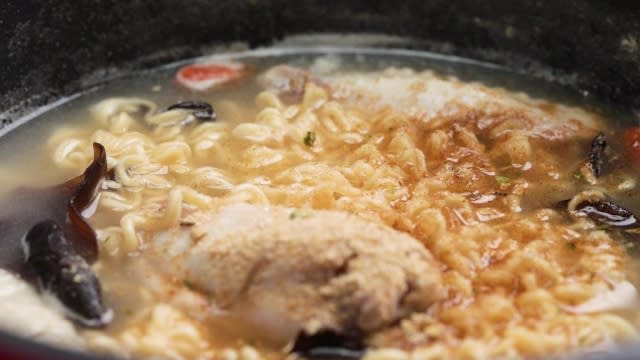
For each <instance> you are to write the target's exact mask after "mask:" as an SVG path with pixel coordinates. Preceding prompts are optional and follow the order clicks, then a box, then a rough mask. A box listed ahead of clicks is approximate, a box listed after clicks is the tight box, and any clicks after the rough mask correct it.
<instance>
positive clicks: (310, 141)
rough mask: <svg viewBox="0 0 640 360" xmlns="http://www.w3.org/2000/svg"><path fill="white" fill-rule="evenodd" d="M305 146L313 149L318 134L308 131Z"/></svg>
mask: <svg viewBox="0 0 640 360" xmlns="http://www.w3.org/2000/svg"><path fill="white" fill-rule="evenodd" d="M303 141H304V144H305V145H307V146H308V147H312V146H313V143H315V142H316V133H314V132H313V131H307V135H305V136H304V140H303Z"/></svg>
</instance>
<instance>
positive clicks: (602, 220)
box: [575, 199, 640, 229]
mask: <svg viewBox="0 0 640 360" xmlns="http://www.w3.org/2000/svg"><path fill="white" fill-rule="evenodd" d="M575 211H576V212H578V213H581V214H584V215H586V216H587V217H588V218H589V219H591V220H593V221H595V222H596V223H598V224H604V225H607V226H611V227H615V228H623V229H632V228H637V227H640V222H638V218H637V217H636V216H635V215H634V214H633V213H632V212H631V211H629V210H628V209H625V208H623V207H622V206H620V205H618V204H616V203H614V202H612V201H609V200H605V199H602V200H587V201H584V202H581V203H579V204H578V205H577V206H576V209H575Z"/></svg>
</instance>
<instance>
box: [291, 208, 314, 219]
mask: <svg viewBox="0 0 640 360" xmlns="http://www.w3.org/2000/svg"><path fill="white" fill-rule="evenodd" d="M308 217H311V214H310V213H308V212H306V211H304V210H293V211H292V212H291V214H289V220H295V219H306V218H308Z"/></svg>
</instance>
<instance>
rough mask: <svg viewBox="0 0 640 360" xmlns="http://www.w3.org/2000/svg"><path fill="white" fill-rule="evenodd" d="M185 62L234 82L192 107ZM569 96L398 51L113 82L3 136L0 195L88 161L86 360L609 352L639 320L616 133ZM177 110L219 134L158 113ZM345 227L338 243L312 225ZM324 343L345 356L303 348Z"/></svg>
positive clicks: (623, 151) (624, 165) (166, 72)
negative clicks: (96, 293) (95, 315)
mask: <svg viewBox="0 0 640 360" xmlns="http://www.w3.org/2000/svg"><path fill="white" fill-rule="evenodd" d="M194 62H196V63H206V64H209V65H211V64H216V66H217V65H220V66H241V70H240V73H239V75H238V76H237V77H229V78H220V79H222V80H221V82H220V83H219V84H215V85H212V86H211V87H210V88H207V89H203V88H198V87H197V86H196V87H194V85H193V84H191V83H188V82H187V83H185V82H184V81H182V82H181V81H180V78H178V81H176V73H179V72H180V71H184V66H189V65H190V64H192V63H194ZM230 64H231V65H230ZM238 64H240V65H238ZM180 69H183V70H180ZM217 71H218V70H217ZM234 76H235V75H234ZM190 86H191V87H190ZM198 86H200V85H198ZM584 95H585V94H575V93H574V92H572V91H569V90H566V89H563V88H560V87H557V86H554V85H550V84H549V83H546V82H543V81H540V80H535V79H531V78H528V77H526V76H523V75H518V74H514V73H511V72H508V71H506V70H505V69H501V68H499V67H495V66H491V65H488V64H482V63H475V62H472V61H467V60H464V59H457V58H447V57H441V56H436V55H432V54H426V53H418V52H410V51H401V50H385V51H381V50H375V49H362V50H353V49H351V50H344V49H329V48H327V49H286V50H284V49H273V50H261V51H255V52H248V53H241V54H235V55H224V56H218V57H212V58H204V59H197V60H194V61H189V62H185V63H179V64H171V65H168V66H165V67H162V68H159V69H154V70H153V71H147V72H144V73H139V74H132V75H131V76H127V77H125V78H120V79H117V80H114V81H111V82H109V83H107V84H105V85H103V86H100V87H99V88H96V89H93V90H92V91H90V92H87V93H85V94H82V95H81V96H78V97H76V98H74V99H73V100H71V101H69V102H67V103H65V104H63V105H60V106H58V107H56V108H53V109H51V110H49V111H47V112H45V113H43V114H41V115H38V116H37V117H35V118H33V119H30V120H29V122H28V123H27V124H25V125H24V126H21V127H19V128H17V129H15V130H13V131H11V132H10V133H9V134H6V135H5V136H4V137H3V141H2V142H0V159H1V161H0V164H2V168H1V171H0V179H1V181H2V182H3V184H4V187H3V188H2V190H1V191H2V193H3V196H10V194H11V193H12V192H14V191H15V189H17V188H24V187H27V188H38V187H47V186H52V185H55V184H60V183H62V182H64V181H65V180H66V179H68V178H71V177H74V176H77V175H79V174H81V173H82V172H83V171H84V169H85V168H86V167H87V166H88V165H89V164H90V163H91V161H92V160H93V156H94V153H93V148H92V144H93V143H99V144H101V145H102V146H104V148H105V150H106V156H107V158H106V159H107V166H108V169H109V173H108V175H107V179H106V181H105V182H104V185H103V186H102V189H101V190H100V196H99V199H98V202H97V208H96V210H95V213H93V214H91V216H90V217H88V222H89V223H90V225H91V226H92V228H93V229H94V230H95V231H96V234H97V239H98V242H99V248H100V255H99V258H98V261H97V262H95V263H94V264H93V266H92V268H93V270H94V271H95V273H96V274H97V277H98V279H99V280H100V282H101V285H102V293H103V298H104V303H105V306H107V307H108V308H110V309H111V310H112V312H113V319H112V321H110V323H109V324H108V325H107V326H105V327H104V328H100V329H89V328H86V327H83V326H76V327H75V329H74V330H71V332H72V333H73V334H74V336H77V338H78V340H77V341H76V342H75V343H74V344H73V345H72V346H73V347H76V348H80V349H83V350H86V351H89V352H99V353H106V354H110V355H115V356H119V357H123V358H154V359H156V358H158V359H160V358H162V359H163V358H167V359H246V360H248V359H260V358H262V359H282V358H285V357H287V356H292V355H290V353H291V352H294V353H296V352H297V354H298V356H308V355H309V354H311V353H312V352H309V351H306V350H305V351H302V350H300V347H301V346H302V345H300V337H301V335H300V334H306V335H308V336H310V337H311V338H312V341H311V343H312V344H313V341H320V343H319V345H318V346H317V347H322V346H325V347H332V346H333V347H336V348H337V350H336V351H337V352H334V353H332V354H333V356H338V355H340V356H344V357H347V358H350V357H356V356H364V357H365V358H367V359H405V358H406V359H409V358H412V357H411V356H413V358H430V359H448V358H474V359H485V358H486V359H494V358H533V357H538V356H545V355H550V354H554V355H567V354H574V353H580V352H589V351H594V350H602V349H605V350H607V349H613V348H614V347H615V345H617V344H621V343H624V342H627V341H633V340H634V339H636V338H637V336H638V328H639V326H640V322H639V320H640V318H638V314H639V311H638V310H639V308H638V303H637V301H638V299H637V294H636V286H637V285H638V278H637V270H638V269H637V260H636V252H637V250H636V241H637V235H636V233H635V232H634V231H635V230H634V229H635V227H636V224H635V217H634V216H633V213H637V211H639V210H640V203H639V199H640V197H639V194H638V187H637V186H636V182H637V171H638V170H637V169H638V168H637V167H636V166H635V165H634V164H633V157H632V156H630V155H629V149H628V148H625V142H624V141H622V140H621V139H623V138H625V137H627V138H628V137H629V136H630V135H625V134H627V133H628V132H629V131H630V130H629V128H630V126H631V125H632V117H631V116H630V115H629V114H627V113H625V112H623V111H618V110H616V109H612V108H609V107H606V106H604V105H601V104H597V103H595V102H594V101H593V100H592V99H590V98H589V97H588V96H584ZM187 101H190V102H204V103H207V104H210V105H212V107H213V111H214V113H215V119H212V118H211V117H207V116H205V115H206V114H204V115H203V113H202V112H204V113H206V110H203V109H204V108H203V107H202V105H198V106H199V107H197V106H196V107H194V105H193V103H190V105H188V106H186V107H187V109H186V110H185V109H182V110H181V109H177V110H175V109H170V107H171V106H172V105H174V104H179V103H182V107H185V105H184V102H187ZM194 109H195V110H194ZM198 111H200V113H198V114H200V115H198V114H196V112H198ZM200 117H202V119H201V118H200ZM596 138H599V139H600V142H598V141H596ZM626 143H627V144H628V143H629V142H626ZM630 159H631V160H630ZM594 166H595V167H597V169H595V168H594ZM239 206H240V207H239ZM242 206H248V207H246V208H243V207H242ZM265 209H266V210H265ZM612 209H613V210H612ZM10 213H11V209H10V208H9V210H4V211H3V212H0V214H2V215H3V216H5V217H6V216H9V214H10ZM281 213H282V214H285V213H286V214H285V215H282V216H281ZM238 214H240V215H238ZM347 214H348V215H347ZM343 216H347V217H346V218H344V219H347V220H346V222H347V223H348V224H347V223H345V224H344V226H339V224H337V225H338V226H335V229H334V228H332V226H334V225H336V224H326V225H324V226H321V225H318V224H317V223H315V222H314V221H320V219H325V218H326V219H343ZM351 216H353V217H351ZM220 219H223V220H220ZM238 219H240V220H241V221H240V220H238ZM265 219H266V220H265ZM36 220H38V219H34V221H36ZM43 220H44V219H43ZM284 220H286V221H284ZM327 221H332V220H327ZM336 221H338V220H336ZM289 223H291V224H289ZM622 223H624V224H622ZM371 224H373V225H371ZM621 224H622V225H621ZM374 225H375V228H371V229H370V228H369V227H368V226H374ZM225 226H226V227H228V229H229V230H228V231H227V228H226V227H225ZM272 226H273V227H275V228H274V230H273V231H271V230H269V229H271V227H272ZM350 226H351V227H353V230H352V229H351V228H350ZM359 226H360V227H362V229H369V230H367V231H366V232H365V230H359V229H360V228H359ZM343 227H344V229H342V228H343ZM245 228H246V229H249V230H250V231H251V232H250V231H249V230H246V229H245ZM323 228H324V229H325V230H324V231H322V230H320V229H323ZM265 229H266V230H265ZM301 229H302V230H301ZM314 229H319V230H318V233H317V234H316V233H314V231H315V230H314ZM234 231H235V232H234ZM343 231H344V234H351V235H349V238H348V239H347V235H344V234H343ZM378 231H380V232H379V233H378ZM288 232H296V234H292V235H291V236H289V235H288V234H289V233H288ZM369 232H370V233H369ZM266 234H269V235H266ZM274 234H275V235H274ZM377 234H380V235H377ZM269 236H272V237H273V238H271V237H269ZM289 237H292V239H294V240H295V239H297V238H300V239H301V240H300V242H302V241H303V240H304V241H305V242H304V244H306V245H304V246H303V248H306V249H309V250H307V251H306V252H305V251H303V250H301V249H298V247H299V246H300V245H297V244H296V242H295V241H294V240H291V241H290V242H289ZM373 238H375V239H373ZM283 239H285V240H286V241H285V240H283ZM335 239H338V240H335ZM372 239H373V240H372ZM254 240H255V241H254ZM314 241H317V242H314ZM320 241H326V243H324V242H323V243H322V244H320V243H319V242H320ZM234 242H236V243H237V244H243V245H234ZM272 242H273V243H272ZM307 242H308V243H307ZM342 242H347V243H348V245H344V246H343V244H342ZM369 242H370V243H369ZM227 243H228V244H227ZM225 244H226V245H225ZM361 244H364V245H362V247H360V246H361ZM366 244H371V245H370V249H369V248H368V245H366ZM385 244H387V245H388V246H390V247H389V248H388V249H386V248H385V246H387V245H385ZM389 244H391V245H389ZM395 244H406V246H407V249H414V248H416V249H418V248H419V250H415V251H417V252H416V253H414V252H413V250H412V251H409V250H402V251H399V250H398V251H396V249H395V248H394V246H396V245H395ZM236 246H237V247H236ZM287 246H290V248H286V247H287ZM316 246H317V247H318V249H323V250H322V251H318V253H319V254H318V253H314V252H313V251H312V249H315V247H316ZM345 246H346V248H349V250H348V251H350V253H349V254H350V255H348V256H347V257H348V260H345V263H344V264H342V265H340V266H337V265H335V266H334V265H333V261H334V260H332V259H334V258H340V256H341V255H340V254H342V253H341V251H343V250H344V248H345ZM398 246H404V245H398ZM378 248H380V250H378ZM265 249H271V250H265ZM325 249H326V251H325ZM403 249H405V248H403ZM270 251H272V253H271V254H278V255H277V256H276V255H273V256H271V255H269V254H270ZM344 251H347V250H344ZM385 252H388V254H389V255H388V259H386V260H385V259H384V257H381V255H380V254H384V253H385ZM203 254H204V255H203ZM236 254H241V255H237V256H236ZM301 254H304V255H301ZM336 254H337V255H336ZM415 254H420V255H419V256H418V255H415ZM316 255H317V256H316ZM334 255H335V256H334ZM414 255H415V256H414ZM323 256H325V257H323ZM332 256H333V257H332ZM287 257H289V258H288V259H287ZM297 257H300V259H299V260H298V258H297ZM414 257H419V259H414ZM203 259H204V260H203ZM353 259H357V260H353ZM376 259H383V260H381V261H382V262H380V261H378V260H376ZM212 264H214V265H215V266H214V265H212ZM414 264H418V265H415V266H417V267H418V268H420V269H427V270H425V271H426V272H429V273H430V274H424V273H421V272H420V271H414V269H413V268H412V266H414ZM378 266H380V269H388V271H387V272H384V271H379V272H376V268H377V267H378ZM225 268H226V269H228V273H224V271H223V270H224V269H225ZM199 269H205V270H203V271H202V272H200V271H199ZM220 269H222V270H220ZM246 269H249V270H246ZM282 269H285V270H282ZM286 269H288V270H286ZM396 272H397V273H398V274H399V275H397V276H395V275H394V276H391V275H389V276H388V277H387V275H388V274H396ZM287 273H288V274H287ZM283 274H284V275H283ZM431 275H433V276H431ZM429 276H431V277H429ZM341 278H342V279H348V280H344V281H342V280H340V279H341ZM358 279H361V280H358ZM398 279H400V280H398ZM341 281H342V282H341ZM347 281H349V283H348V284H347V285H348V286H347V285H344V284H343V283H344V282H347ZM396 281H397V283H396ZM225 282H228V283H229V284H231V285H227V284H225ZM369 283H370V284H371V285H369ZM0 286H1V282H0ZM396 288H397V289H396ZM336 289H339V291H340V293H339V294H338V295H336V292H337V291H338V290H336ZM427 289H430V290H432V291H427ZM297 291H300V294H301V295H300V296H299V298H298V297H295V296H296V295H290V294H297V293H296V292H297ZM278 292H279V293H280V294H282V295H281V296H280V295H278ZM1 293H2V288H1V287H0V294H1ZM425 294H426V295H425ZM420 297H422V298H420ZM354 298H357V300H354ZM409 298H410V300H407V299H409ZM414 298H416V299H414ZM426 298H428V300H427V299H426ZM318 299H321V300H318ZM294 300H295V304H293V302H294ZM2 301H7V300H2V296H1V295H0V302H2ZM334 302H335V303H334ZM272 305H273V306H272ZM47 306H48V305H47ZM271 306H272V307H271ZM350 311H354V312H355V313H356V314H355V315H353V316H352V315H351V314H350ZM367 311H369V312H367ZM345 314H346V315H345ZM354 319H355V320H354ZM58 321H60V322H65V321H67V320H64V319H58ZM67 325H68V324H67ZM61 326H62V325H61ZM10 328H11V329H13V327H10ZM16 331H21V330H20V329H17V330H16ZM326 332H328V333H331V334H332V336H333V335H336V336H338V338H339V339H341V340H340V341H343V342H345V341H346V340H344V339H343V338H342V337H349V338H351V337H354V338H357V341H356V342H358V344H359V345H358V346H355V348H357V350H353V349H352V350H353V351H351V352H350V351H347V350H345V349H346V348H349V346H348V345H345V344H342V343H340V341H337V342H338V344H337V345H335V346H334V345H332V346H327V345H326V344H323V343H322V341H321V340H318V339H317V338H314V337H313V336H314V334H319V333H320V334H322V333H326ZM60 336H63V335H60ZM296 339H298V341H296ZM47 341H50V342H53V343H54V344H56V343H61V344H64V343H66V342H64V341H60V342H57V340H56V337H55V336H53V337H50V338H47ZM343 345H344V346H343ZM361 347H362V349H361ZM311 348H314V346H313V345H312V346H311ZM340 349H341V350H340ZM307 350H308V349H307ZM338 350H340V351H338ZM360 350H362V351H360Z"/></svg>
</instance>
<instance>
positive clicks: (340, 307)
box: [156, 204, 445, 336]
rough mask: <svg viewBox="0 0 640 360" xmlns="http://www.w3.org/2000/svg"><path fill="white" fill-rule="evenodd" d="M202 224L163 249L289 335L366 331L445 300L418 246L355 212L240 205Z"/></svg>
mask: <svg viewBox="0 0 640 360" xmlns="http://www.w3.org/2000/svg"><path fill="white" fill-rule="evenodd" d="M194 220H195V222H196V225H195V226H194V227H193V228H192V230H191V231H189V232H187V231H181V230H179V229H176V230H175V231H174V232H173V234H174V236H177V237H182V238H183V239H182V240H181V241H176V240H175V239H173V240H171V241H167V240H168V239H169V238H170V237H167V235H166V234H165V235H163V236H160V237H159V238H156V244H159V246H160V247H162V244H166V245H167V246H168V247H166V248H164V249H165V253H166V254H171V256H178V255H180V256H182V258H183V260H182V265H183V266H184V267H183V270H182V271H184V276H185V278H186V279H189V281H191V282H192V283H193V284H194V285H195V286H196V287H197V288H198V289H200V290H202V291H204V292H207V293H208V294H209V295H211V296H212V298H213V299H214V300H215V302H216V303H217V305H218V306H219V307H220V308H221V309H224V310H228V311H238V309H240V311H243V312H245V313H246V314H251V315H250V316H251V317H254V319H255V318H256V317H262V316H263V315H265V314H269V316H270V317H274V314H277V316H276V317H278V318H279V321H278V323H280V324H286V325H287V326H286V327H287V328H288V331H289V332H295V331H298V330H300V329H304V330H306V331H307V332H310V333H313V332H316V331H318V330H324V329H330V330H334V331H337V332H343V331H358V332H365V333H366V332H370V331H374V330H377V329H380V328H382V327H384V326H387V325H390V324H391V323H393V322H394V321H397V320H398V319H400V318H402V317H404V316H406V315H408V314H410V313H412V312H415V311H424V310H426V309H427V308H428V307H429V305H430V304H432V303H433V302H434V301H436V300H438V299H441V298H442V297H443V296H444V295H445V294H444V288H443V285H442V283H441V279H440V271H439V269H438V265H437V264H436V263H435V261H434V260H433V258H432V257H431V255H430V254H429V252H428V251H427V250H425V248H424V247H423V246H422V245H421V244H420V243H418V241H417V240H415V239H414V238H412V237H410V236H408V235H405V234H402V233H400V232H397V231H395V230H393V229H391V228H388V227H385V226H382V225H377V224H373V223H369V222H366V221H364V220H361V219H359V218H357V217H355V216H353V215H349V214H347V213H343V212H337V211H313V210H295V209H287V208H281V207H271V208H269V207H261V206H253V205H244V204H241V205H233V206H229V207H226V208H222V209H221V210H219V211H215V212H213V213H206V214H199V215H197V216H194ZM185 236H188V237H189V238H190V239H187V240H186V242H185V239H184V237H185ZM194 240H195V241H197V244H196V245H195V247H194V248H193V249H191V250H187V249H188V244H187V243H189V242H191V241H194ZM181 243H182V245H177V244H181ZM180 249H182V251H181V250H180ZM263 320H264V319H263ZM267 322H269V321H267ZM271 323H273V321H271ZM285 335H287V336H291V335H292V333H289V334H285Z"/></svg>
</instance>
